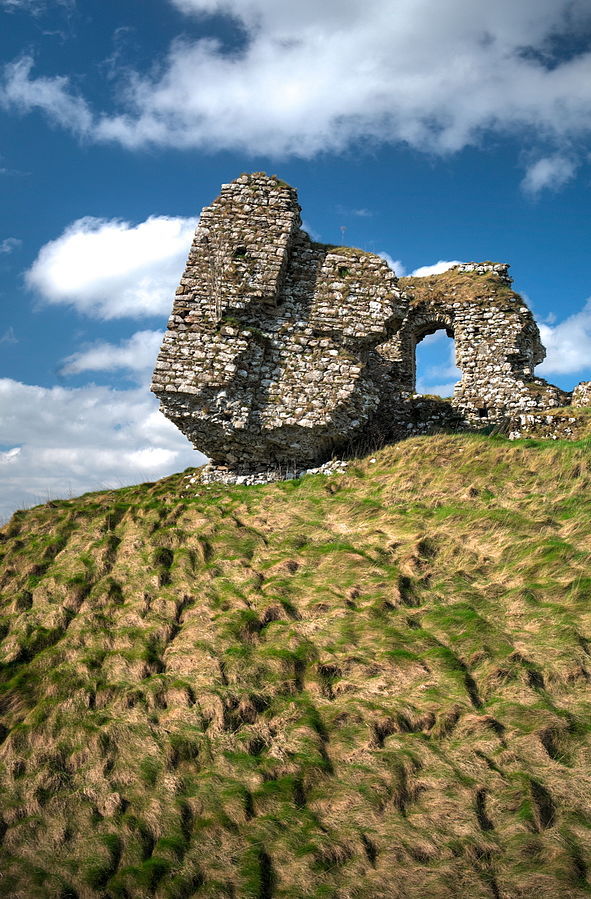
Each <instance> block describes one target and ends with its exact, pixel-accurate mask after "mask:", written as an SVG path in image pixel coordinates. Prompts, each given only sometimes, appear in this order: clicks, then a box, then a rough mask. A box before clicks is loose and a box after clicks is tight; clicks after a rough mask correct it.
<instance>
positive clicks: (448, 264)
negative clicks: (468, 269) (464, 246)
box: [410, 259, 461, 278]
mask: <svg viewBox="0 0 591 899" xmlns="http://www.w3.org/2000/svg"><path fill="white" fill-rule="evenodd" d="M454 265H461V263H460V260H459V259H452V260H451V261H445V260H444V259H440V260H439V262H435V263H433V265H421V266H420V268H415V270H414V272H411V273H410V274H411V277H413V278H427V277H428V276H429V275H440V274H441V273H442V272H446V271H447V270H448V269H450V268H453V267H454Z"/></svg>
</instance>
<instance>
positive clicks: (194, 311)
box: [152, 172, 591, 483]
mask: <svg viewBox="0 0 591 899" xmlns="http://www.w3.org/2000/svg"><path fill="white" fill-rule="evenodd" d="M508 270H509V266H508V265H505V264H495V263H491V262H482V263H473V262H471V263H463V264H460V265H456V266H454V267H453V268H451V269H449V270H448V271H446V272H443V273H442V274H439V275H431V276H427V277H422V278H419V277H409V278H400V279H399V278H397V277H396V275H395V273H394V272H393V271H392V270H391V269H390V268H389V266H388V265H387V263H386V262H385V261H384V260H383V259H382V258H380V257H379V256H376V255H374V254H372V253H366V252H364V251H363V250H357V249H353V248H349V247H337V246H331V245H328V244H321V243H316V242H314V241H312V240H311V239H310V238H309V236H308V235H307V234H306V232H305V231H303V230H302V228H301V218H300V206H299V204H298V198H297V194H296V191H295V190H294V189H293V188H292V187H290V186H289V185H288V184H285V182H283V181H280V180H279V179H278V178H276V177H274V176H268V175H266V174H264V173H261V172H257V173H254V174H248V175H241V176H240V177H239V178H237V179H236V180H235V181H233V182H231V183H230V184H224V185H222V190H221V193H220V195H219V197H218V198H217V199H216V200H215V201H214V202H213V203H212V205H211V206H208V207H206V208H205V209H204V210H203V212H202V213H201V216H200V219H199V224H198V226H197V229H196V232H195V237H194V240H193V244H192V247H191V249H190V252H189V258H188V260H187V266H186V269H185V272H184V274H183V276H182V278H181V282H180V286H179V287H178V289H177V292H176V297H175V300H174V306H173V309H172V314H171V316H170V319H169V322H168V330H167V332H166V334H165V337H164V340H163V343H162V347H161V349H160V353H159V356H158V359H157V362H156V367H155V370H154V376H153V382H152V390H153V391H154V393H155V394H156V395H157V396H158V397H159V399H160V404H161V409H162V411H163V412H164V414H165V415H166V416H167V417H168V418H169V419H171V421H173V422H174V423H175V424H176V425H177V426H178V427H179V428H180V430H181V431H182V432H183V434H185V435H186V436H187V437H188V438H189V440H191V442H192V443H193V445H194V446H195V448H196V449H198V450H200V451H201V452H203V453H205V454H206V455H207V456H209V458H210V460H211V463H210V466H209V467H208V474H207V475H206V476H207V477H208V478H209V479H210V480H215V478H216V474H215V472H216V471H217V472H218V475H217V477H218V478H219V479H220V480H224V479H225V480H226V482H229V481H228V479H229V478H230V479H232V478H234V479H235V478H237V477H238V478H245V479H247V480H244V481H241V483H255V482H257V481H256V480H255V481H253V480H252V478H253V477H254V476H255V473H259V476H260V477H263V473H264V472H266V473H267V474H266V477H267V479H271V472H275V473H278V472H281V471H284V472H287V471H292V472H293V471H304V470H309V469H311V468H314V467H318V466H321V465H322V464H323V463H325V462H326V461H327V460H329V459H330V458H331V457H333V456H335V455H339V454H340V455H342V454H351V453H353V452H362V451H364V450H367V451H371V450H372V449H373V448H374V447H377V446H379V445H381V444H383V443H385V442H388V441H393V440H397V439H400V438H402V437H405V436H409V435H413V434H427V433H433V432H434V431H437V430H439V431H441V430H448V429H455V430H457V429H460V428H475V427H483V426H490V425H493V426H495V425H502V424H503V423H507V422H510V421H511V420H513V419H515V420H516V417H517V416H525V415H530V416H531V415H534V416H535V415H536V414H539V413H543V412H545V410H550V409H552V408H553V407H561V406H565V405H568V404H569V403H570V401H571V395H570V394H568V393H565V392H564V391H563V390H560V389H559V388H558V387H554V386H552V385H551V384H548V383H547V382H546V381H544V380H542V379H541V378H537V377H536V376H535V375H534V368H535V366H536V365H538V364H539V363H540V362H541V361H542V360H543V359H544V357H545V350H544V347H543V346H542V344H541V342H540V335H539V332H538V328H537V326H536V323H535V321H534V319H533V316H532V314H531V312H530V310H529V309H528V307H527V306H526V305H525V303H524V301H523V299H522V298H521V297H520V296H519V294H517V293H515V292H514V291H513V290H512V288H511V283H512V282H511V278H510V277H509V274H508ZM440 329H444V330H445V331H446V333H447V334H448V335H449V336H450V337H454V338H455V352H456V365H457V366H458V368H459V369H460V371H461V373H462V378H461V380H460V381H459V382H458V384H456V386H455V389H454V395H453V397H452V399H451V400H442V399H440V398H438V397H427V396H417V395H416V392H415V391H416V387H415V377H416V373H415V348H416V345H417V343H419V341H421V340H422V339H423V338H424V337H425V336H426V335H428V334H432V333H434V332H435V331H437V330H440ZM572 399H573V403H575V402H576V403H578V404H579V405H582V404H584V403H591V383H589V382H587V383H583V384H580V385H579V386H578V387H577V388H576V389H575V391H574V395H573V398H572ZM509 430H510V428H509ZM228 472H231V473H232V474H231V475H229V474H228ZM234 482H235V480H234Z"/></svg>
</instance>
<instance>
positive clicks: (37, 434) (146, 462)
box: [0, 378, 204, 520]
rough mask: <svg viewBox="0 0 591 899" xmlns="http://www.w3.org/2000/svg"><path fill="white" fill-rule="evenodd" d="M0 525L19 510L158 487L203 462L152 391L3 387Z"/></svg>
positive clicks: (4, 382)
mask: <svg viewBox="0 0 591 899" xmlns="http://www.w3.org/2000/svg"><path fill="white" fill-rule="evenodd" d="M0 433H1V434H2V441H3V443H4V446H5V447H8V449H5V450H3V451H2V452H1V453H0V481H1V485H2V486H1V489H0V520H1V519H2V518H7V517H8V516H9V515H10V514H11V513H12V512H13V511H14V510H15V509H16V508H19V507H23V506H30V505H33V504H35V503H40V502H46V501H47V500H48V499H50V498H52V497H67V496H76V495H78V494H80V493H83V492H85V491H87V490H98V489H102V488H114V487H120V486H122V485H124V484H132V483H138V482H141V481H146V480H156V479H158V478H161V477H164V476H165V475H167V474H171V473H172V472H175V471H179V470H182V469H184V468H187V467H188V466H190V465H200V464H201V463H202V462H203V461H204V457H203V456H202V455H201V453H197V452H195V450H193V448H192V447H191V446H190V444H189V442H188V441H187V440H186V438H185V437H183V436H182V434H181V433H180V431H178V430H177V428H176V427H175V426H174V425H173V424H172V423H171V422H169V421H168V420H167V419H166V418H164V416H163V415H162V414H161V413H160V412H159V411H158V403H157V401H156V399H155V397H153V396H151V395H150V394H149V393H148V392H147V391H146V390H142V389H137V390H113V389H112V388H110V387H97V386H92V385H91V386H88V387H80V388H74V389H66V388H63V387H53V388H46V387H38V386H35V385H31V384H23V383H21V382H19V381H14V380H11V379H9V378H3V379H0Z"/></svg>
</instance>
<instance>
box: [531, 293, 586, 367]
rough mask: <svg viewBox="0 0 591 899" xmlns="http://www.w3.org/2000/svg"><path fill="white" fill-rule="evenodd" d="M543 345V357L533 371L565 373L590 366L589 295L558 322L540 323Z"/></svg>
mask: <svg viewBox="0 0 591 899" xmlns="http://www.w3.org/2000/svg"><path fill="white" fill-rule="evenodd" d="M539 329H540V336H541V338H542V343H543V344H544V346H545V347H546V351H547V355H546V358H545V360H544V361H543V362H542V364H541V365H539V366H538V367H537V369H536V374H539V375H542V376H543V377H544V376H546V375H550V374H553V375H558V374H560V375H566V374H573V373H574V372H583V371H585V369H587V370H588V369H589V367H590V365H591V297H590V298H589V299H588V300H587V302H586V303H585V305H584V306H583V308H582V309H581V310H580V311H579V312H576V313H575V314H574V315H571V316H569V318H566V319H565V320H564V321H563V322H559V324H557V325H550V324H540V325H539Z"/></svg>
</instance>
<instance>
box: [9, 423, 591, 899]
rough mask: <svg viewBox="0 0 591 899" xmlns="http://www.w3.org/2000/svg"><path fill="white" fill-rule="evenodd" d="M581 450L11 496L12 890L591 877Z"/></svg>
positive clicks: (590, 480)
mask: <svg viewBox="0 0 591 899" xmlns="http://www.w3.org/2000/svg"><path fill="white" fill-rule="evenodd" d="M589 451H590V444H589V441H586V440H581V441H577V442H572V443H567V442H560V441H559V442H556V441H541V440H535V441H533V440H527V441H517V442H508V441H506V440H504V439H503V438H500V437H483V436H478V435H458V436H440V437H430V438H416V439H412V440H409V441H406V442H404V443H401V444H398V445H396V446H393V447H388V448H386V449H384V450H382V451H381V452H380V453H378V454H376V455H375V456H374V458H376V460H377V461H376V463H375V464H372V463H370V462H369V461H364V460H360V461H358V462H356V463H355V465H352V466H351V467H350V469H349V470H348V472H347V473H346V474H344V475H338V476H334V477H330V478H327V477H323V476H308V477H305V478H302V479H300V480H298V481H291V482H285V483H279V484H273V485H268V486H266V487H253V488H245V487H236V488H224V487H221V486H216V485H211V486H208V487H205V486H199V485H197V484H196V485H193V486H192V487H189V484H188V480H187V476H186V475H175V476H173V477H171V478H166V479H164V480H163V481H160V482H158V483H156V484H145V485H141V486H139V487H128V488H124V489H123V490H120V491H108V492H105V493H93V494H87V495H86V496H84V497H80V498H79V499H74V500H68V501H59V502H52V503H49V504H47V505H45V506H38V507H36V508H35V509H31V510H29V511H26V512H20V513H17V515H15V516H14V517H13V519H12V520H11V521H10V522H9V523H8V524H7V525H6V526H5V527H4V528H3V529H2V530H1V531H0V558H1V561H2V567H1V571H0V637H1V642H0V690H1V692H0V707H1V710H2V726H1V727H0V741H1V745H0V808H1V809H2V811H1V818H0V836H1V837H2V839H1V845H0V870H1V871H2V874H3V876H2V877H1V878H0V895H6V896H22V897H25V896H26V897H29V896H31V897H37V896H39V897H41V896H52V897H53V896H55V897H59V899H68V897H75V896H78V897H93V896H97V897H99V896H100V897H111V896H112V897H120V899H128V897H136V896H137V897H145V896H155V897H178V899H181V897H190V896H195V897H201V896H203V897H231V896H235V897H254V899H264V897H269V896H277V897H294V899H295V897H301V896H314V897H331V899H333V897H339V899H341V897H342V899H345V897H347V899H349V897H356V899H357V897H359V899H361V897H367V899H370V897H372V899H373V897H419V896H420V897H423V896H425V897H440V896H441V897H450V899H451V897H455V896H457V895H459V894H462V893H463V894H465V895H467V896H470V897H495V896H502V897H524V899H525V897H529V896H531V895H536V896H539V897H548V899H550V897H552V899H554V897H558V896H568V897H582V896H586V895H588V894H589V893H590V892H591V886H590V884H589V878H588V865H589V859H590V851H591V774H590V770H591V768H590V762H591V715H590V713H591V690H590V686H589V684H590V682H591V603H590V600H591V577H590V574H589V572H590V571H591V565H590V562H591V492H590V487H591V457H590V452H589Z"/></svg>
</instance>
